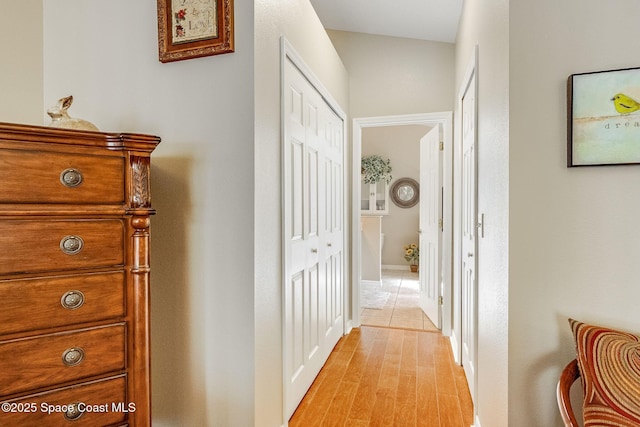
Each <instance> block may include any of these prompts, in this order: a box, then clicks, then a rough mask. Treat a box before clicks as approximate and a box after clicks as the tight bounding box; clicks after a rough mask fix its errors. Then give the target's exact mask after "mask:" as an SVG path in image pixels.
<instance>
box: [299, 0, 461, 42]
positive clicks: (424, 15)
mask: <svg viewBox="0 0 640 427" xmlns="http://www.w3.org/2000/svg"><path fill="white" fill-rule="evenodd" d="M462 2H463V0H311V4H312V5H313V8H314V9H315V11H316V13H317V14H318V17H320V21H321V22H322V25H323V26H324V27H325V28H326V29H330V30H341V31H352V32H356V33H367V34H378V35H383V36H393V37H406V38H412V39H421V40H432V41H439V42H448V43H454V42H455V40H456V33H457V31H458V22H459V21H460V13H461V11H462Z"/></svg>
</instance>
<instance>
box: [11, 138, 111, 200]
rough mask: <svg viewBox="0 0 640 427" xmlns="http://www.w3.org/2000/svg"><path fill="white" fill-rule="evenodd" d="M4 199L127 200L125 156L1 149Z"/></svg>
mask: <svg viewBox="0 0 640 427" xmlns="http://www.w3.org/2000/svg"><path fill="white" fill-rule="evenodd" d="M0 182H2V191H0V203H62V204H123V203H124V159H123V158H122V157H108V156H91V155H81V154H72V153H64V154H63V153H55V152H46V151H23V150H2V151H0Z"/></svg>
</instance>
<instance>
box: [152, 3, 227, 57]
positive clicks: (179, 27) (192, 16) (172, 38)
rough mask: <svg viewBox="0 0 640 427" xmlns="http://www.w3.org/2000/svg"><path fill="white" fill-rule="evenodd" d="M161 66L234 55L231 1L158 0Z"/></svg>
mask: <svg viewBox="0 0 640 427" xmlns="http://www.w3.org/2000/svg"><path fill="white" fill-rule="evenodd" d="M158 51H159V59H160V62H172V61H181V60H184V59H191V58H200V57H203V56H211V55H219V54H223V53H230V52H233V51H234V34H233V0H158Z"/></svg>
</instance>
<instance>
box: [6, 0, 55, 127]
mask: <svg viewBox="0 0 640 427" xmlns="http://www.w3.org/2000/svg"><path fill="white" fill-rule="evenodd" d="M2 8H3V10H2V14H3V15H4V16H5V17H6V19H4V22H3V24H2V25H1V26H0V54H1V55H2V60H1V61H0V93H2V97H0V122H14V123H28V124H35V125H41V124H42V114H43V112H44V109H45V108H44V107H43V103H42V0H22V1H12V2H3V4H2ZM23 18H24V19H23Z"/></svg>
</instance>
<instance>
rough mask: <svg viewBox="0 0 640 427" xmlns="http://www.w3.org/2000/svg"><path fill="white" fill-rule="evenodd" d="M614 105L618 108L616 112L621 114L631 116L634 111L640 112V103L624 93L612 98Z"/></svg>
mask: <svg viewBox="0 0 640 427" xmlns="http://www.w3.org/2000/svg"><path fill="white" fill-rule="evenodd" d="M611 100H612V101H613V105H614V106H615V107H616V111H617V112H618V113H620V114H629V113H633V112H634V111H638V110H640V102H638V101H636V100H634V99H633V98H630V97H628V96H627V95H625V94H623V93H618V94H616V96H614V97H613V98H611Z"/></svg>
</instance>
